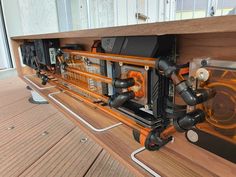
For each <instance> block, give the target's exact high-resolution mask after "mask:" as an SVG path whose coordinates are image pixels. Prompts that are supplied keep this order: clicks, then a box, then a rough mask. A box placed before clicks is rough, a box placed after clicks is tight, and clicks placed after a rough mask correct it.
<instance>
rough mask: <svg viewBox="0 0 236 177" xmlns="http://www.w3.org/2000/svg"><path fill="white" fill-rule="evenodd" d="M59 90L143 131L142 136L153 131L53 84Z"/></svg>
mask: <svg viewBox="0 0 236 177" xmlns="http://www.w3.org/2000/svg"><path fill="white" fill-rule="evenodd" d="M53 83H54V84H55V85H56V86H57V87H58V88H59V89H61V90H63V91H64V92H65V93H66V94H68V95H70V96H72V97H74V98H77V99H79V100H82V101H83V102H84V103H86V104H88V105H89V106H92V107H96V108H97V109H99V110H101V111H103V112H105V113H106V114H108V115H110V116H112V117H114V118H116V119H117V120H119V121H121V122H122V123H124V124H126V125H127V126H129V127H131V128H134V129H136V130H140V131H141V130H142V134H144V135H147V134H149V132H150V131H151V129H149V128H143V127H142V126H141V125H139V124H137V123H136V122H135V121H133V120H131V119H128V118H127V116H125V115H123V114H121V113H119V112H118V111H116V110H114V109H110V108H109V107H107V106H101V105H100V104H96V103H94V102H93V101H92V100H90V99H88V98H86V97H83V96H81V95H79V94H78V93H76V92H74V91H72V90H70V89H68V88H67V87H65V86H63V85H61V84H58V83H56V82H53Z"/></svg>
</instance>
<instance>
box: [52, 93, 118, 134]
mask: <svg viewBox="0 0 236 177" xmlns="http://www.w3.org/2000/svg"><path fill="white" fill-rule="evenodd" d="M59 93H62V92H54V93H50V94H48V97H49V98H51V99H52V100H53V101H55V102H56V103H57V104H58V105H60V106H61V107H63V108H64V109H65V110H67V111H68V112H69V113H71V114H72V115H73V116H75V117H76V118H77V119H78V120H79V121H81V122H82V123H84V124H85V125H87V126H88V127H89V128H91V129H92V130H94V131H96V132H104V131H106V130H109V129H112V128H115V127H117V126H119V125H122V123H121V122H119V123H117V124H114V125H111V126H109V127H105V128H101V129H98V128H95V127H94V126H92V125H91V124H90V123H88V122H87V121H85V120H84V119H83V118H82V117H80V116H79V115H78V114H76V113H75V112H73V111H72V110H71V109H69V108H68V107H66V106H65V105H64V104H63V103H61V102H60V101H59V100H57V99H56V98H55V97H53V95H56V94H59Z"/></svg>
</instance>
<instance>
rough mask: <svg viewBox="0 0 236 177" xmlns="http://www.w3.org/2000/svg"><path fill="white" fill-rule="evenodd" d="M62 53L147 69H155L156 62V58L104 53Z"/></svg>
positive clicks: (69, 51) (68, 51)
mask: <svg viewBox="0 0 236 177" xmlns="http://www.w3.org/2000/svg"><path fill="white" fill-rule="evenodd" d="M64 52H66V53H70V54H73V55H79V56H83V57H90V58H97V59H100V60H107V61H113V62H120V63H126V64H133V65H138V66H149V67H155V63H156V60H158V59H157V58H146V57H137V56H127V55H115V54H104V53H91V52H85V51H75V50H64Z"/></svg>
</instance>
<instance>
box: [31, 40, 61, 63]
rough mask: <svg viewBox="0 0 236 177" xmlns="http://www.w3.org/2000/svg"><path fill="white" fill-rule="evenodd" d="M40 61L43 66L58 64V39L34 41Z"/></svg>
mask: <svg viewBox="0 0 236 177" xmlns="http://www.w3.org/2000/svg"><path fill="white" fill-rule="evenodd" d="M34 45H35V50H36V55H37V58H38V61H39V63H40V64H42V65H47V66H51V65H54V64H56V50H57V49H58V48H59V40H58V39H38V40H35V41H34Z"/></svg>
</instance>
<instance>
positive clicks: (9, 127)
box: [0, 105, 57, 147]
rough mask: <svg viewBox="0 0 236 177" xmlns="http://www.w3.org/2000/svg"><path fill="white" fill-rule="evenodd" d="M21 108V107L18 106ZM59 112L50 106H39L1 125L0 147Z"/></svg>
mask: <svg viewBox="0 0 236 177" xmlns="http://www.w3.org/2000/svg"><path fill="white" fill-rule="evenodd" d="M18 106H19V105H18ZM56 112H57V111H56V110H55V109H52V107H51V106H50V105H39V106H36V107H34V108H32V109H29V110H28V111H25V112H24V113H22V114H19V115H18V116H16V117H13V118H11V119H8V120H6V121H5V122H1V123H0V139H1V141H0V147H1V146H2V145H4V144H6V143H8V142H10V141H12V140H13V139H15V138H16V137H17V136H19V135H21V134H22V133H25V132H26V131H27V130H29V129H31V128H33V127H34V126H37V125H38V124H39V123H40V122H42V121H44V120H45V119H47V118H48V117H50V116H52V115H53V114H55V113H56Z"/></svg>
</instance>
